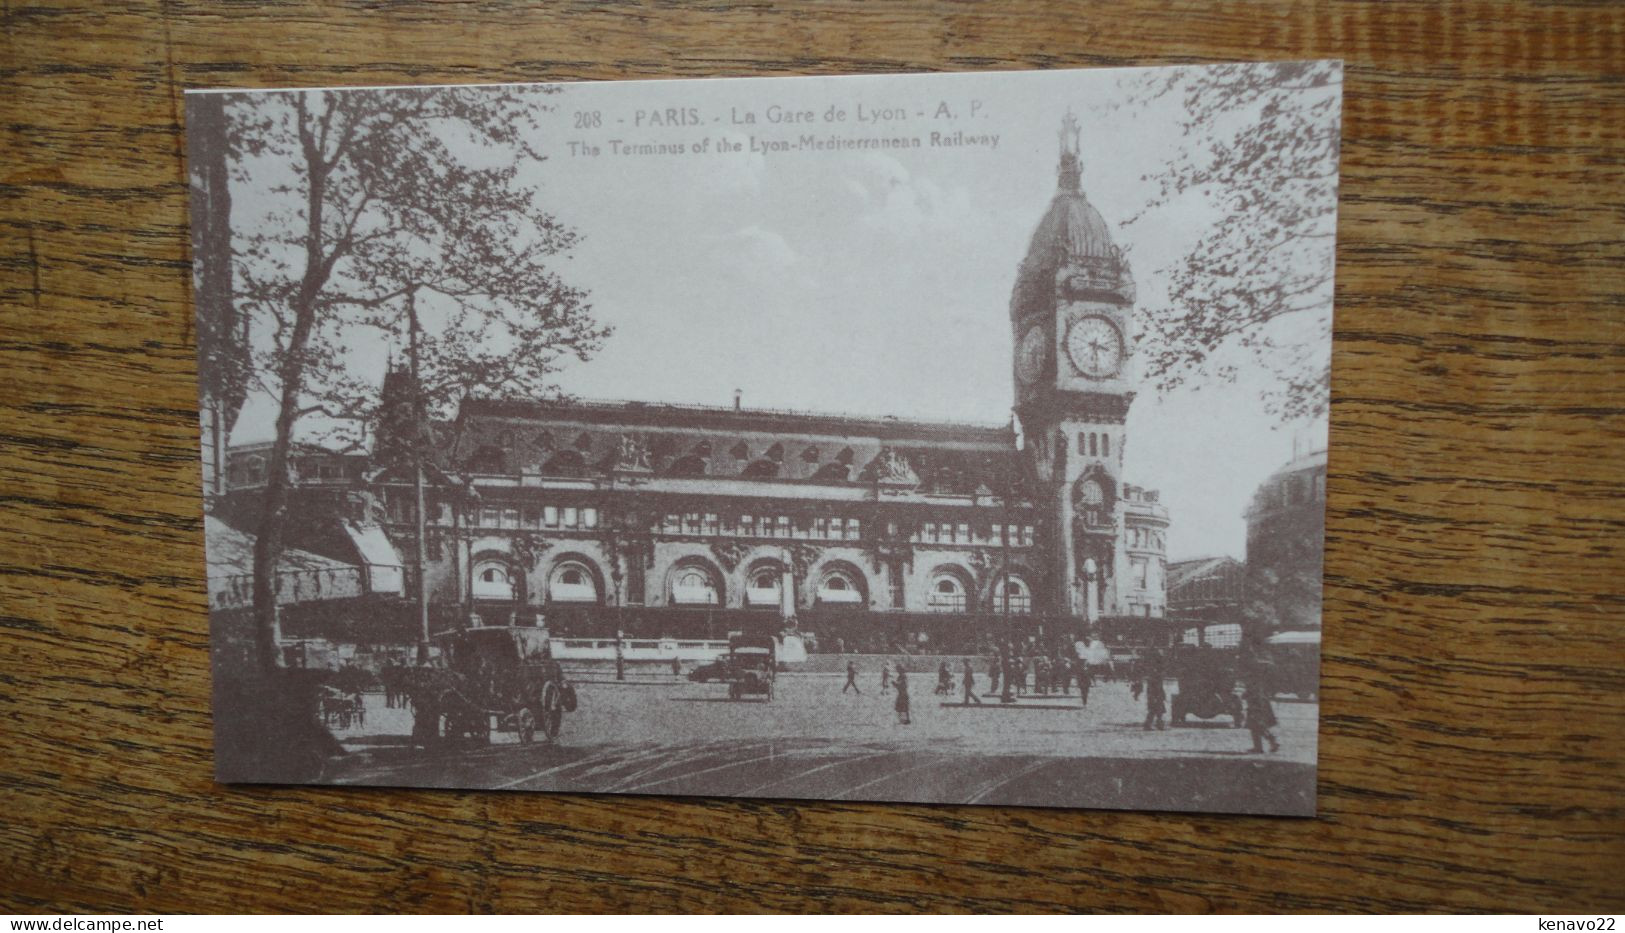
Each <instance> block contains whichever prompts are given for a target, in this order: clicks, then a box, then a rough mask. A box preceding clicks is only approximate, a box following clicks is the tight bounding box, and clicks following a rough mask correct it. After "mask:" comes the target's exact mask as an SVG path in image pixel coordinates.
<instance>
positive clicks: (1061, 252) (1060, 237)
mask: <svg viewBox="0 0 1625 933" xmlns="http://www.w3.org/2000/svg"><path fill="white" fill-rule="evenodd" d="M1078 132H1079V131H1078V122H1077V120H1076V119H1075V118H1073V116H1072V114H1071V113H1068V114H1067V115H1066V117H1065V119H1064V120H1063V121H1062V123H1061V159H1060V163H1059V165H1058V166H1057V167H1056V175H1057V184H1056V191H1055V197H1054V199H1053V200H1051V201H1050V205H1049V210H1048V211H1046V212H1045V213H1044V217H1043V219H1042V220H1040V221H1039V222H1038V227H1037V229H1035V230H1033V236H1032V240H1031V242H1030V243H1028V245H1027V257H1026V258H1025V259H1023V260H1022V261H1021V268H1020V271H1019V272H1018V273H1017V275H1016V287H1015V291H1014V293H1013V294H1012V295H1011V302H1010V313H1011V315H1012V316H1018V317H1019V316H1020V315H1022V314H1023V313H1024V312H1028V311H1035V310H1041V309H1042V307H1043V306H1044V305H1045V303H1046V302H1045V299H1046V298H1047V297H1048V296H1051V295H1053V293H1054V289H1055V282H1056V277H1057V276H1058V275H1059V274H1060V273H1061V272H1062V270H1065V269H1068V268H1073V267H1086V268H1090V269H1091V271H1097V272H1103V273H1107V274H1108V275H1110V276H1111V277H1112V278H1114V279H1121V281H1123V282H1127V281H1128V267H1127V263H1126V262H1125V261H1124V259H1123V255H1122V251H1121V250H1119V249H1118V248H1117V246H1116V245H1115V244H1114V243H1113V242H1112V235H1111V230H1110V229H1109V228H1108V227H1107V226H1106V219H1105V218H1104V217H1102V216H1100V211H1098V210H1096V209H1095V206H1094V205H1093V204H1090V203H1089V198H1088V196H1087V195H1085V194H1084V193H1083V184H1082V180H1083V166H1082V163H1081V162H1080V161H1079V158H1078Z"/></svg>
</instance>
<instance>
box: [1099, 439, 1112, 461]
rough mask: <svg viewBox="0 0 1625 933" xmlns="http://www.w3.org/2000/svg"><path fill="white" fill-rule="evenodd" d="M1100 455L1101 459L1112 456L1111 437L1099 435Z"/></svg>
mask: <svg viewBox="0 0 1625 933" xmlns="http://www.w3.org/2000/svg"><path fill="white" fill-rule="evenodd" d="M1100 455H1101V456H1102V457H1110V456H1111V455H1112V436H1111V435H1110V434H1102V435H1100Z"/></svg>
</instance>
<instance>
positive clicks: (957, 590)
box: [926, 572, 966, 612]
mask: <svg viewBox="0 0 1625 933" xmlns="http://www.w3.org/2000/svg"><path fill="white" fill-rule="evenodd" d="M965 603H966V594H965V581H963V580H961V579H960V578H959V576H958V575H957V574H954V573H949V572H938V573H937V574H936V575H935V576H933V577H932V578H931V591H930V593H929V594H928V595H927V596H926V606H927V608H929V609H930V610H931V611H932V612H964V611H965Z"/></svg>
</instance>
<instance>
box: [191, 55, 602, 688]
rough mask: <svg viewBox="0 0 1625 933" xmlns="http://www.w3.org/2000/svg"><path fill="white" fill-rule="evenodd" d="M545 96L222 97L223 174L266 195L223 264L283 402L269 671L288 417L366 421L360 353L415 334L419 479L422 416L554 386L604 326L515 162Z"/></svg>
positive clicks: (260, 607)
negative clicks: (570, 278)
mask: <svg viewBox="0 0 1625 933" xmlns="http://www.w3.org/2000/svg"><path fill="white" fill-rule="evenodd" d="M555 90H556V89H553V88H513V89H506V88H504V89H498V88H456V87H451V88H412V89H394V90H383V89H356V90H341V91H310V92H307V91H298V92H288V93H282V94H260V95H251V96H247V95H245V96H233V97H231V98H230V102H229V104H228V108H227V109H228V117H229V123H230V131H229V133H228V136H227V139H228V144H229V146H230V147H231V154H232V157H233V158H232V159H231V163H232V165H233V179H232V181H233V183H234V184H235V185H238V186H257V188H258V190H260V191H262V192H265V195H264V197H263V198H260V199H258V200H256V202H255V205H254V206H255V207H257V208H262V211H261V213H260V214H259V215H258V216H253V217H251V218H250V219H249V220H248V222H246V223H244V222H242V219H241V218H239V226H238V229H237V231H236V235H235V236H234V238H233V246H234V252H235V255H234V257H233V259H232V262H233V268H234V272H235V276H234V278H235V298H236V308H237V312H238V313H239V314H244V315H248V316H249V317H250V318H251V319H252V320H253V321H254V341H253V342H254V347H255V353H254V361H253V362H254V365H253V374H254V377H255V379H256V385H257V386H258V388H259V390H260V391H262V392H264V393H266V394H267V395H268V396H269V397H272V398H274V399H275V400H276V424H275V437H274V441H273V444H272V448H271V451H270V454H269V457H268V469H267V482H266V486H265V490H264V494H263V501H262V506H261V509H262V511H261V515H260V520H259V524H258V529H257V536H256V540H255V551H254V593H253V603H254V612H255V623H256V636H257V640H258V642H259V647H260V653H261V655H262V663H263V664H266V665H270V666H274V665H275V664H276V650H275V649H276V638H277V606H276V579H275V570H276V567H277V563H278V559H279V557H280V555H281V552H282V549H283V539H284V532H285V526H286V523H287V512H288V505H289V503H288V498H289V475H288V454H289V451H290V449H291V448H292V446H293V441H294V434H295V429H296V427H297V426H299V424H300V423H301V421H304V420H306V419H309V420H308V421H306V423H307V424H308V425H310V426H312V427H318V428H319V427H324V426H326V427H333V426H338V425H345V424H353V423H354V419H358V418H366V417H370V415H371V414H372V412H373V410H374V409H375V408H376V406H377V387H376V385H375V384H374V382H373V380H372V379H371V378H368V377H367V376H366V375H365V374H364V372H363V371H360V370H358V368H357V365H356V363H357V361H358V360H359V359H361V358H363V357H365V356H368V355H371V356H373V357H376V356H377V354H378V350H379V346H378V345H379V343H380V342H386V341H387V342H390V343H391V344H393V343H395V342H405V343H406V345H407V346H408V348H409V355H410V362H411V364H412V368H413V371H414V372H415V373H416V374H417V376H418V377H419V378H418V379H417V380H415V383H416V385H417V386H418V387H419V388H418V394H417V397H416V398H415V399H414V404H413V406H412V407H413V409H414V411H413V416H414V417H415V418H416V419H417V421H418V423H419V425H421V426H423V427H422V429H421V430H419V431H418V432H416V436H415V440H414V441H413V442H412V443H410V444H409V445H408V448H409V449H408V451H407V452H408V453H409V454H410V455H411V456H412V458H413V460H414V462H415V463H416V464H417V465H418V466H419V473H420V474H421V464H422V458H423V456H424V455H425V453H426V451H425V446H426V444H427V443H428V438H427V427H426V425H427V423H428V420H429V418H430V417H432V416H433V415H435V414H437V413H440V412H443V411H444V410H446V409H447V408H449V407H450V406H451V405H453V404H454V403H455V402H456V401H457V400H458V399H460V398H462V397H465V396H467V395H470V394H482V393H490V394H523V395H529V396H537V395H542V394H546V393H549V392H554V391H556V390H557V387H556V386H555V385H554V384H553V383H552V381H551V379H552V376H553V374H554V373H555V372H556V370H557V368H558V365H559V363H560V361H561V360H562V359H564V358H566V357H575V358H577V359H586V358H587V357H588V356H589V355H590V354H591V353H592V352H593V351H595V350H596V349H597V347H598V346H599V344H600V342H601V340H602V339H603V337H604V336H606V335H607V333H608V331H607V330H606V329H604V328H602V327H600V326H598V325H597V324H596V323H595V322H594V319H593V317H592V315H591V312H590V308H589V305H588V303H587V296H586V295H585V293H583V292H582V291H580V290H579V289H576V288H574V287H572V286H570V285H568V284H566V283H565V282H564V281H563V280H561V279H560V278H559V277H558V276H557V274H556V273H554V272H553V270H552V269H551V267H550V261H551V260H552V258H553V257H555V256H558V255H559V254H561V253H564V252H566V251H567V250H569V249H570V248H571V246H572V245H573V244H574V243H575V241H576V237H575V234H574V233H573V232H572V231H571V230H569V229H568V228H566V227H564V226H563V225H562V224H560V223H559V222H558V221H557V220H556V219H555V218H554V217H552V216H551V215H550V214H548V213H547V212H546V211H545V210H544V209H543V208H542V206H541V192H540V191H539V190H538V189H537V188H536V186H535V185H534V184H533V183H532V182H531V181H530V177H529V176H527V175H526V174H525V171H526V170H527V169H529V168H532V167H533V166H534V165H535V163H537V162H539V161H540V160H541V158H542V156H541V155H540V153H539V152H538V151H537V150H536V149H535V148H534V146H533V144H532V140H533V138H534V136H535V134H536V132H537V131H538V130H539V129H540V124H539V115H540V114H541V113H542V112H544V111H545V110H547V109H548V107H547V105H546V101H545V96H546V95H548V94H550V93H553V92H554V91H555ZM240 200H241V199H239V201H240ZM199 260H200V261H203V262H207V261H208V257H204V256H200V257H199ZM420 506H421V495H420ZM419 523H420V526H421V523H422V510H421V508H420V510H419ZM422 550H423V549H422V540H421V536H420V539H419V557H420V560H421V555H422ZM419 584H420V587H419V596H420V598H421V597H422V595H423V593H422V587H421V574H420V575H419Z"/></svg>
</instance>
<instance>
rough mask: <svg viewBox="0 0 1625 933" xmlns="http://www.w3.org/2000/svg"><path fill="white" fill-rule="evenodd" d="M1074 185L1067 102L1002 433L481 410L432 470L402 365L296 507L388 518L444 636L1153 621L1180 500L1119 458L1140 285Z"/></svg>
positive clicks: (921, 633)
mask: <svg viewBox="0 0 1625 933" xmlns="http://www.w3.org/2000/svg"><path fill="white" fill-rule="evenodd" d="M1081 177H1082V167H1081V165H1080V163H1079V159H1078V146H1077V127H1076V124H1075V123H1073V122H1072V121H1071V118H1070V117H1069V118H1068V121H1067V123H1066V125H1065V127H1064V128H1063V131H1062V133H1061V147H1060V163H1059V166H1058V186H1057V191H1056V193H1055V196H1054V198H1053V200H1052V201H1051V203H1050V206H1049V208H1048V210H1047V211H1046V212H1045V214H1044V215H1043V217H1042V219H1041V220H1040V221H1039V223H1038V225H1037V227H1036V229H1035V231H1034V233H1033V236H1032V239H1031V243H1030V244H1029V248H1028V253H1027V257H1026V259H1025V260H1024V261H1023V262H1022V263H1021V265H1020V267H1019V268H1018V269H1017V270H1016V276H1015V287H1014V289H1013V292H1012V296H1011V301H1010V307H1009V316H1010V322H1011V328H1012V337H1013V346H1014V347H1015V353H1014V359H1013V360H1012V381H1013V384H1014V389H1015V402H1016V404H1015V409H1014V412H1015V416H1016V417H1015V418H1014V419H1013V420H1012V422H1011V423H1009V424H1003V425H985V424H984V425H978V424H960V423H948V422H925V421H914V420H907V419H902V418H890V417H887V418H872V417H855V416H845V415H838V414H820V413H815V412H802V411H778V410H761V409H748V408H744V407H742V406H740V405H739V403H738V400H737V398H736V400H735V404H734V405H733V406H732V407H728V406H720V407H704V406H690V405H671V404H657V403H640V402H592V401H531V400H511V399H510V400H496V399H470V400H467V401H465V402H464V403H463V404H462V406H461V408H460V410H459V411H458V412H457V413H456V415H455V417H454V418H453V419H452V420H451V421H449V422H444V423H438V424H435V425H433V426H432V427H431V428H430V429H429V432H428V433H429V435H430V436H431V437H432V442H431V443H430V444H429V446H430V447H431V449H432V450H431V453H429V454H428V455H427V456H426V457H425V458H424V460H425V461H426V462H424V463H423V464H422V474H423V475H422V479H421V484H420V482H419V477H418V469H419V465H418V461H417V460H416V459H414V458H413V457H412V456H410V451H411V449H412V447H413V444H412V442H411V440H410V439H408V438H404V437H401V436H399V434H400V433H401V432H399V431H397V430H395V429H394V428H392V426H393V425H402V424H405V425H410V424H411V423H412V419H411V418H410V417H409V416H407V417H401V415H400V412H402V411H409V410H410V406H411V405H412V396H413V391H412V385H411V382H410V379H409V378H408V377H407V376H406V374H405V373H404V372H402V371H399V370H397V371H393V372H391V373H390V374H389V375H388V376H387V377H386V379H385V385H384V393H383V404H382V406H381V411H382V412H383V415H382V417H381V419H380V424H379V425H378V428H377V430H376V432H374V437H375V439H374V443H373V448H372V452H371V453H370V454H369V455H368V456H366V457H365V458H361V459H358V458H356V457H355V456H353V455H352V456H350V457H347V458H344V459H343V461H342V462H338V461H337V460H335V461H334V462H332V463H325V462H324V460H323V457H322V456H321V455H320V454H319V453H317V452H312V451H306V452H303V453H302V454H301V455H300V456H297V457H295V458H294V459H293V464H294V469H295V471H296V477H295V478H296V481H297V484H298V485H297V488H296V492H297V493H298V494H297V495H296V496H295V501H296V503H298V502H303V503H304V505H303V506H300V507H301V508H304V509H305V510H306V511H307V512H308V511H311V510H314V511H315V513H316V514H315V516H314V518H315V520H317V521H319V520H320V518H321V515H322V514H323V513H326V514H331V515H334V516H337V515H343V516H344V520H346V521H348V522H351V523H352V524H356V525H364V526H368V527H372V526H376V527H379V528H381V529H383V531H384V533H385V535H386V536H387V538H388V540H389V541H390V542H391V543H392V544H393V546H394V548H395V549H396V551H397V553H398V554H399V555H400V557H399V559H400V564H401V566H402V568H403V569H404V572H405V573H406V574H407V575H408V577H409V578H412V577H413V576H414V575H415V574H416V573H417V572H418V571H417V569H416V568H417V567H419V566H420V565H421V567H422V573H423V577H424V581H425V588H426V590H427V593H428V596H429V604H430V606H431V609H432V612H431V615H432V616H433V619H432V620H431V621H432V625H433V626H434V627H435V628H444V627H448V626H453V625H465V624H487V625H489V624H536V623H537V622H540V623H541V624H545V625H547V626H548V627H549V629H550V630H553V631H556V632H559V633H560V634H565V635H581V636H594V635H614V634H616V633H626V634H627V635H629V636H638V637H651V636H660V637H666V636H670V637H717V636H718V635H721V634H726V632H728V631H740V630H747V629H752V628H774V629H776V628H779V627H783V626H785V625H795V626H799V627H800V628H801V629H802V630H803V631H805V632H808V633H812V634H813V635H814V636H815V637H816V638H817V640H818V642H819V647H820V650H841V649H846V650H868V649H886V648H893V647H897V648H907V649H920V648H925V649H927V650H929V648H930V647H933V646H934V647H939V648H943V649H945V650H950V649H951V650H982V649H984V648H986V647H987V646H988V645H990V644H993V643H997V642H998V641H999V640H1001V639H1003V638H1005V637H1007V636H1008V634H1009V633H1011V632H1012V631H1014V632H1020V633H1024V634H1029V635H1035V636H1044V635H1047V636H1051V637H1054V638H1056V639H1060V638H1071V637H1076V636H1078V635H1081V634H1083V633H1084V632H1085V631H1088V630H1093V629H1098V628H1099V627H1100V626H1101V625H1102V624H1104V623H1107V622H1111V621H1115V623H1116V624H1119V625H1123V624H1131V623H1132V620H1133V619H1160V618H1161V617H1162V616H1163V615H1164V612H1165V609H1166V605H1167V600H1166V596H1165V592H1166V583H1165V563H1166V562H1165V547H1166V534H1167V529H1168V523H1169V516H1168V512H1167V509H1166V508H1165V506H1164V505H1163V504H1162V503H1161V502H1160V501H1159V497H1158V494H1157V493H1156V491H1154V490H1147V489H1143V488H1140V487H1138V486H1135V485H1133V484H1131V483H1128V482H1126V481H1125V478H1124V476H1123V469H1122V466H1123V454H1124V447H1125V445H1126V444H1127V443H1128V442H1129V438H1128V436H1127V431H1126V420H1127V414H1128V411H1129V407H1130V405H1131V404H1132V402H1133V399H1134V391H1133V388H1132V385H1133V373H1132V364H1133V353H1132V348H1133V338H1134V315H1133V308H1134V282H1133V278H1132V275H1131V272H1130V269H1129V266H1128V263H1127V261H1126V260H1125V258H1124V256H1123V254H1122V251H1121V250H1120V249H1119V248H1118V247H1117V246H1116V245H1115V244H1114V243H1113V242H1112V237H1111V235H1110V231H1109V229H1108V227H1107V225H1106V222H1105V220H1104V219H1103V218H1102V217H1101V215H1100V213H1099V212H1098V211H1097V210H1096V209H1095V207H1094V206H1093V205H1092V204H1090V202H1089V200H1088V198H1087V196H1086V195H1085V194H1084V192H1083V189H1082V184H1081ZM255 456H256V452H255V451H254V450H252V449H250V448H242V449H237V450H234V451H233V452H232V455H231V457H230V458H229V463H228V464H227V468H226V471H227V475H228V485H229V486H231V487H232V488H233V489H235V490H238V491H240V492H247V491H249V490H251V489H252V488H253V487H254V485H255V480H256V474H255V464H254V460H253V458H254V457H255ZM261 462H262V463H263V459H262V461H261ZM420 485H421V489H422V492H421V498H422V501H423V503H424V505H425V510H424V532H423V536H422V539H423V542H424V547H423V553H422V555H421V559H420V555H419V554H418V553H417V552H418V543H417V542H418V537H419V535H418V523H417V503H418V501H419V497H420V492H419V487H420ZM335 493H338V495H335ZM324 496H325V498H324ZM323 503H325V504H323ZM414 588H415V579H413V580H411V585H408V586H406V587H405V588H404V590H403V592H404V593H406V594H408V595H409V594H411V593H412V592H413V591H414Z"/></svg>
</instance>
